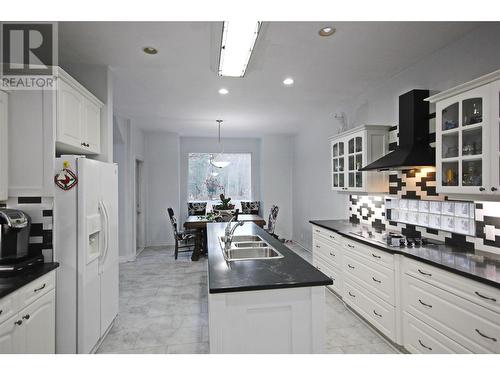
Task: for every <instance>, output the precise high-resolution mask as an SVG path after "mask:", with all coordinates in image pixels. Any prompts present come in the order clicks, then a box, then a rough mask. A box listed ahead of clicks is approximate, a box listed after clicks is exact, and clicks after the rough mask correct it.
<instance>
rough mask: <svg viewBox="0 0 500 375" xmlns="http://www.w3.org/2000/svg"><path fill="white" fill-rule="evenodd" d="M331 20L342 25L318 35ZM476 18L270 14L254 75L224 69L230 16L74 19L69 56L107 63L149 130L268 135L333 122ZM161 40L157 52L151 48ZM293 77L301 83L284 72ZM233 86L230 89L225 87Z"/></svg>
mask: <svg viewBox="0 0 500 375" xmlns="http://www.w3.org/2000/svg"><path fill="white" fill-rule="evenodd" d="M327 24H331V25H333V26H335V27H336V28H337V32H336V33H335V34H334V35H333V36H331V37H329V38H321V37H320V36H318V30H319V29H320V28H321V27H322V26H324V25H327ZM475 27H477V23H466V22H463V23H461V22H432V23H431V22H420V23H411V22H331V23H328V22H326V23H325V22H321V23H319V22H265V23H264V24H263V27H262V29H261V33H260V35H259V38H258V40H257V43H256V47H255V50H254V54H253V56H252V59H251V61H250V64H249V68H248V70H247V73H246V76H245V77H244V78H224V77H219V76H218V75H217V73H216V68H217V59H218V48H219V43H220V33H221V30H222V23H221V22H160V23H158V22H156V23H155V22H143V23H141V22H119V23H113V22H65V23H61V24H60V26H59V30H60V36H59V38H60V55H61V57H60V59H61V62H63V63H75V62H77V63H89V64H103V65H109V66H111V67H112V69H113V72H114V76H115V82H114V84H115V87H114V88H115V89H114V97H115V99H114V100H115V102H114V108H115V112H116V113H117V114H119V115H122V116H125V117H129V118H131V119H132V120H134V122H135V123H136V124H138V125H139V126H141V127H142V128H145V129H164V130H169V131H174V132H178V133H180V134H181V135H198V136H215V135H216V123H215V119H217V118H221V119H223V120H224V125H223V135H224V136H249V137H258V136H261V135H263V134H278V133H295V132H297V131H299V130H300V128H302V127H305V126H307V124H308V123H309V122H311V120H314V121H332V114H333V113H334V112H335V111H336V110H337V109H338V105H339V103H341V102H342V101H345V100H348V99H349V98H352V97H355V96H357V95H359V94H361V93H362V92H363V91H364V90H366V89H367V88H369V87H374V85H377V84H379V83H381V82H383V81H384V80H386V79H388V78H390V77H392V76H393V75H395V74H397V73H398V72H400V71H401V70H403V69H405V68H407V67H409V66H411V65H412V64H414V63H416V62H417V61H419V60H420V59H422V58H423V57H425V56H426V55H428V54H430V53H432V52H433V51H436V50H437V49H440V48H442V47H443V46H445V45H447V44H449V43H450V42H452V41H454V40H456V39H458V38H460V37H461V36H463V35H464V34H466V33H467V32H469V31H470V30H472V29H473V28H475ZM144 46H154V47H156V48H157V49H158V50H159V53H158V54H157V55H154V56H151V55H146V54H144V53H143V52H142V48H143V47H144ZM287 76H291V77H293V78H294V80H295V84H294V85H293V86H292V87H284V86H283V84H282V81H283V79H284V78H285V77H287ZM221 87H225V88H227V89H228V90H229V94H228V95H226V96H221V95H219V94H218V90H219V89H220V88H221Z"/></svg>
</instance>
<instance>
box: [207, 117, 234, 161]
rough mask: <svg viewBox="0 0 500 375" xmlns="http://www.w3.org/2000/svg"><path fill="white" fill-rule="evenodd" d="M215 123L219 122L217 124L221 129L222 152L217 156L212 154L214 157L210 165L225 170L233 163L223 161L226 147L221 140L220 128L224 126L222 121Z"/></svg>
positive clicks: (220, 145) (220, 143) (220, 144)
mask: <svg viewBox="0 0 500 375" xmlns="http://www.w3.org/2000/svg"><path fill="white" fill-rule="evenodd" d="M215 121H217V124H218V127H219V147H220V152H219V153H218V154H217V155H214V154H212V156H211V157H210V165H212V166H213V167H215V168H225V167H227V166H228V165H229V164H231V162H229V161H223V160H221V159H222V158H221V156H222V155H223V154H224V145H223V144H222V142H221V139H220V126H221V124H222V120H215Z"/></svg>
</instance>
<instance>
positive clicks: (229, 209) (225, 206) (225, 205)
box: [214, 194, 234, 214]
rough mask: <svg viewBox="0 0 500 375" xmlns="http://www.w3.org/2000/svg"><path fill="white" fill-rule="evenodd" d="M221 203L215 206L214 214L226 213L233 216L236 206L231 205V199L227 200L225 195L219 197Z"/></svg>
mask: <svg viewBox="0 0 500 375" xmlns="http://www.w3.org/2000/svg"><path fill="white" fill-rule="evenodd" d="M219 198H220V201H221V203H220V204H218V205H215V206H214V212H218V213H221V212H226V213H228V214H233V211H234V204H231V203H229V202H231V198H226V197H225V196H224V194H221V195H220V196H219Z"/></svg>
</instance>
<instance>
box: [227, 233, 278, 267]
mask: <svg viewBox="0 0 500 375" xmlns="http://www.w3.org/2000/svg"><path fill="white" fill-rule="evenodd" d="M224 240H225V237H220V238H219V243H220V245H221V248H222V253H223V254H224V258H225V259H226V260H227V261H229V262H232V261H237V260H256V259H279V258H283V255H281V254H280V253H279V251H278V250H276V249H275V248H274V247H272V246H271V245H269V244H268V243H267V242H266V241H264V239H263V238H262V237H260V236H257V235H235V236H233V238H232V241H231V247H230V248H229V249H228V250H226V249H225V247H224Z"/></svg>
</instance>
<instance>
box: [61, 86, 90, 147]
mask: <svg viewBox="0 0 500 375" xmlns="http://www.w3.org/2000/svg"><path fill="white" fill-rule="evenodd" d="M83 101H84V98H83V95H81V94H80V93H79V92H78V91H77V90H75V89H74V88H73V87H71V86H70V85H68V84H67V83H66V82H65V81H63V80H62V79H61V80H59V81H58V88H57V141H58V142H61V143H64V144H66V145H68V146H73V147H81V141H82V130H83V129H82V125H83Z"/></svg>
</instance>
